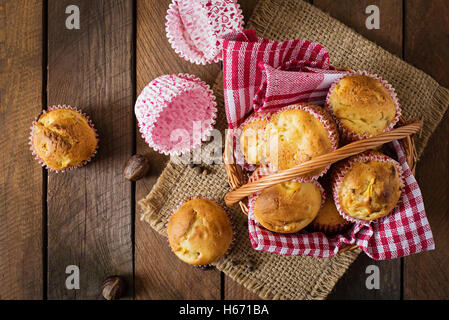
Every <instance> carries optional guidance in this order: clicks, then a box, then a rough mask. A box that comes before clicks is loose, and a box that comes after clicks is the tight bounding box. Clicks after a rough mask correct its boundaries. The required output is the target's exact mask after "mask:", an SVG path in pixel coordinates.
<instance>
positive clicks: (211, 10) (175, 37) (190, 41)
mask: <svg viewBox="0 0 449 320" xmlns="http://www.w3.org/2000/svg"><path fill="white" fill-rule="evenodd" d="M165 27H166V28H165V29H166V33H167V38H168V42H169V43H170V44H171V46H172V47H173V49H174V50H175V52H176V53H177V54H178V55H179V56H181V57H182V58H184V59H185V60H187V61H189V62H192V63H196V64H203V65H205V64H207V63H213V62H218V61H220V60H221V59H222V53H221V49H222V39H221V38H222V36H223V35H225V34H226V33H229V32H233V31H241V30H242V29H243V15H242V10H241V9H240V5H239V4H238V3H237V0H173V1H172V3H171V4H170V6H169V9H168V11H167V16H166V22H165Z"/></svg>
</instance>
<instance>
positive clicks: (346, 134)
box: [324, 71, 402, 142]
mask: <svg viewBox="0 0 449 320" xmlns="http://www.w3.org/2000/svg"><path fill="white" fill-rule="evenodd" d="M353 75H362V76H367V77H370V78H373V79H375V80H377V81H379V82H380V83H381V84H382V85H383V86H384V88H385V89H387V91H388V93H389V94H390V96H391V99H393V103H394V107H395V109H396V114H395V116H394V118H393V121H392V122H391V123H390V124H389V126H388V127H387V128H385V130H384V131H383V132H388V131H390V130H392V129H393V128H394V126H395V125H396V124H397V123H398V121H399V118H400V117H401V113H402V110H401V105H400V103H399V98H398V95H397V94H396V91H395V90H394V88H393V86H392V85H391V84H389V83H388V82H387V81H386V80H384V79H382V78H381V77H379V76H378V75H376V74H373V73H369V72H367V71H355V72H350V73H346V74H344V75H342V76H341V77H339V78H337V79H335V81H334V82H333V83H332V84H331V86H330V88H329V92H328V93H327V97H326V102H325V104H324V107H325V108H326V110H327V111H328V112H329V113H330V114H331V115H332V117H333V118H334V120H335V122H336V123H337V126H338V129H339V131H340V134H341V137H342V139H343V140H344V141H345V142H352V141H356V140H362V139H366V138H369V137H370V136H369V135H360V134H358V133H355V132H353V131H351V130H349V129H348V128H346V127H345V126H343V125H342V123H341V122H340V120H339V119H338V118H337V117H336V116H335V114H334V111H333V110H332V108H331V107H330V105H329V99H330V96H331V94H332V91H333V90H334V88H335V86H336V85H337V83H338V82H339V81H340V80H341V79H343V78H345V77H349V76H353Z"/></svg>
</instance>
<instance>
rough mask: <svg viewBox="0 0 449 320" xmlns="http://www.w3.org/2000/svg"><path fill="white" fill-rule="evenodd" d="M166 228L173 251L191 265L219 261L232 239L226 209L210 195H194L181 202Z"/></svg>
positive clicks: (230, 225)
mask: <svg viewBox="0 0 449 320" xmlns="http://www.w3.org/2000/svg"><path fill="white" fill-rule="evenodd" d="M167 232H168V241H169V243H170V247H171V249H172V251H173V252H174V254H175V255H176V256H177V257H178V258H179V259H181V260H182V261H184V262H186V263H188V264H191V265H208V264H210V263H212V262H214V261H217V260H218V259H220V258H221V257H222V256H223V255H224V254H226V252H227V251H228V249H229V247H230V246H231V243H232V240H233V231H232V224H231V221H230V219H229V217H228V215H227V213H226V212H225V211H224V210H223V209H222V208H221V207H220V206H219V205H218V204H216V203H215V202H213V201H211V200H208V199H194V200H190V201H187V202H185V203H184V204H183V205H181V207H179V209H178V210H176V212H174V213H173V214H172V216H171V217H170V220H169V222H168V231H167Z"/></svg>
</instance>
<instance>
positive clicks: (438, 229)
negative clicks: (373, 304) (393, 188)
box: [404, 0, 449, 299]
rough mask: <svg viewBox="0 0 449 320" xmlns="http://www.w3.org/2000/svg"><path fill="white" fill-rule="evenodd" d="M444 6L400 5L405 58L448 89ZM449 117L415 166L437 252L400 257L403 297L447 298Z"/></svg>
mask: <svg viewBox="0 0 449 320" xmlns="http://www.w3.org/2000/svg"><path fill="white" fill-rule="evenodd" d="M448 34H449V6H448V4H447V1H445V0H434V1H424V0H415V1H405V39H404V41H405V43H404V56H405V60H407V61H408V62H410V63H412V64H414V65H415V66H417V67H418V68H421V69H422V70H424V71H425V72H427V73H429V74H430V75H431V76H433V77H434V78H435V79H436V80H437V81H438V82H439V83H440V84H441V85H443V86H445V87H449V78H448V75H449V62H448V56H449V41H448V40H449V39H448ZM448 133H449V114H448V113H447V112H446V115H445V117H444V119H443V121H442V122H441V124H440V125H439V126H438V128H437V130H436V131H435V133H434V134H433V135H432V137H431V139H430V141H429V144H428V146H427V147H426V149H425V151H424V154H423V156H422V157H421V160H420V162H419V163H418V167H417V170H416V171H417V179H418V181H419V184H420V187H421V190H422V192H423V197H424V204H425V207H426V212H427V217H428V218H429V223H430V226H431V227H432V232H433V235H434V237H435V243H436V250H435V251H431V252H426V253H422V254H419V255H414V256H410V257H407V258H405V265H404V298H405V299H448V298H449V285H448V284H449V276H448V273H447V272H446V271H447V266H448V264H449V234H448V232H447V230H448V229H449V206H448V203H449V185H448V181H449V167H448V163H449V142H448V139H447V138H448Z"/></svg>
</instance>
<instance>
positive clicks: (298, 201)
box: [254, 181, 322, 233]
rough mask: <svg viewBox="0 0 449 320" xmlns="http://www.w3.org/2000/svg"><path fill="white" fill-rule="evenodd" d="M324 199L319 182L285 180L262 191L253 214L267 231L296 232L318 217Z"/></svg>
mask: <svg viewBox="0 0 449 320" xmlns="http://www.w3.org/2000/svg"><path fill="white" fill-rule="evenodd" d="M321 201H322V194H321V190H320V188H319V187H318V186H317V183H313V182H296V181H291V182H284V183H280V184H277V185H274V186H272V187H269V188H267V189H265V190H263V191H262V192H261V193H260V195H259V196H258V197H257V199H256V201H255V203H254V217H255V218H256V220H257V221H258V222H259V223H260V224H261V225H262V226H264V227H265V228H266V229H268V230H271V231H274V232H279V233H294V232H298V231H300V230H301V229H303V228H305V227H306V226H307V225H308V224H309V223H310V222H312V221H313V219H315V217H316V215H317V213H318V211H319V210H320V207H321Z"/></svg>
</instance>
